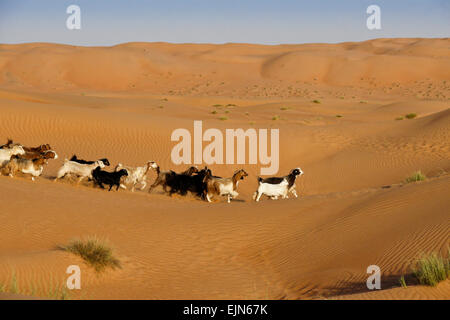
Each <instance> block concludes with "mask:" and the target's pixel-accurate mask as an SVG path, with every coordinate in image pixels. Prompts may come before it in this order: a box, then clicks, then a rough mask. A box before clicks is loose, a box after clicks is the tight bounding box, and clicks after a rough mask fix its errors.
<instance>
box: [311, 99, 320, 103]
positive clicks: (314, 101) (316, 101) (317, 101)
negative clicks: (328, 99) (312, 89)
mask: <svg viewBox="0 0 450 320" xmlns="http://www.w3.org/2000/svg"><path fill="white" fill-rule="evenodd" d="M312 102H313V103H320V101H319V100H313V101H312Z"/></svg>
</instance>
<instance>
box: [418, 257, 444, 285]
mask: <svg viewBox="0 0 450 320" xmlns="http://www.w3.org/2000/svg"><path fill="white" fill-rule="evenodd" d="M449 255H450V248H449V249H447V258H444V257H443V256H442V255H440V254H437V253H432V254H429V255H425V254H423V255H422V257H421V258H420V259H419V260H418V261H417V263H416V265H415V266H414V267H413V275H414V276H415V277H416V278H417V280H419V283H420V284H423V285H429V286H436V285H437V284H438V283H439V282H441V281H444V280H446V279H447V278H448V277H449V276H450V257H449Z"/></svg>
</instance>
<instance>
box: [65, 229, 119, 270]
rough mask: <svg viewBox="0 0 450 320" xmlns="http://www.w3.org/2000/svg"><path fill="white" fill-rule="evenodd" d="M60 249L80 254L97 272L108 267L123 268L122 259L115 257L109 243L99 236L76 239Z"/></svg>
mask: <svg viewBox="0 0 450 320" xmlns="http://www.w3.org/2000/svg"><path fill="white" fill-rule="evenodd" d="M60 249H62V250H65V251H67V252H71V253H73V254H75V255H78V256H80V257H81V258H82V259H83V260H84V261H85V262H86V263H87V264H88V265H90V266H92V267H93V268H94V269H95V270H96V271H97V272H100V271H103V270H105V269H106V268H107V267H111V268H112V269H115V268H121V264H120V261H119V260H118V259H116V258H115V257H114V255H113V252H112V251H113V250H112V248H111V247H110V246H109V244H108V243H107V242H106V241H104V240H101V239H98V238H97V237H89V238H86V239H84V240H81V239H75V240H72V241H71V242H70V243H69V244H68V245H67V246H60Z"/></svg>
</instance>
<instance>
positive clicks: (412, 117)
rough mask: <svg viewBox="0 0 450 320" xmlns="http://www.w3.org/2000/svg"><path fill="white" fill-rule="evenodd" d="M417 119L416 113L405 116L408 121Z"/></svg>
mask: <svg viewBox="0 0 450 320" xmlns="http://www.w3.org/2000/svg"><path fill="white" fill-rule="evenodd" d="M415 117H417V114H415V113H408V114H407V115H405V118H406V119H414V118H415Z"/></svg>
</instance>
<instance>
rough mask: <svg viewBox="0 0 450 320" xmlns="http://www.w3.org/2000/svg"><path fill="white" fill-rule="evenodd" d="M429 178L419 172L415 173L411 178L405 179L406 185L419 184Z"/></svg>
mask: <svg viewBox="0 0 450 320" xmlns="http://www.w3.org/2000/svg"><path fill="white" fill-rule="evenodd" d="M426 178H427V177H426V176H425V175H424V174H423V173H422V172H420V170H419V171H416V172H414V173H413V174H412V175H410V176H409V177H407V178H406V179H405V182H406V183H411V182H417V181H424V180H425V179H426Z"/></svg>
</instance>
